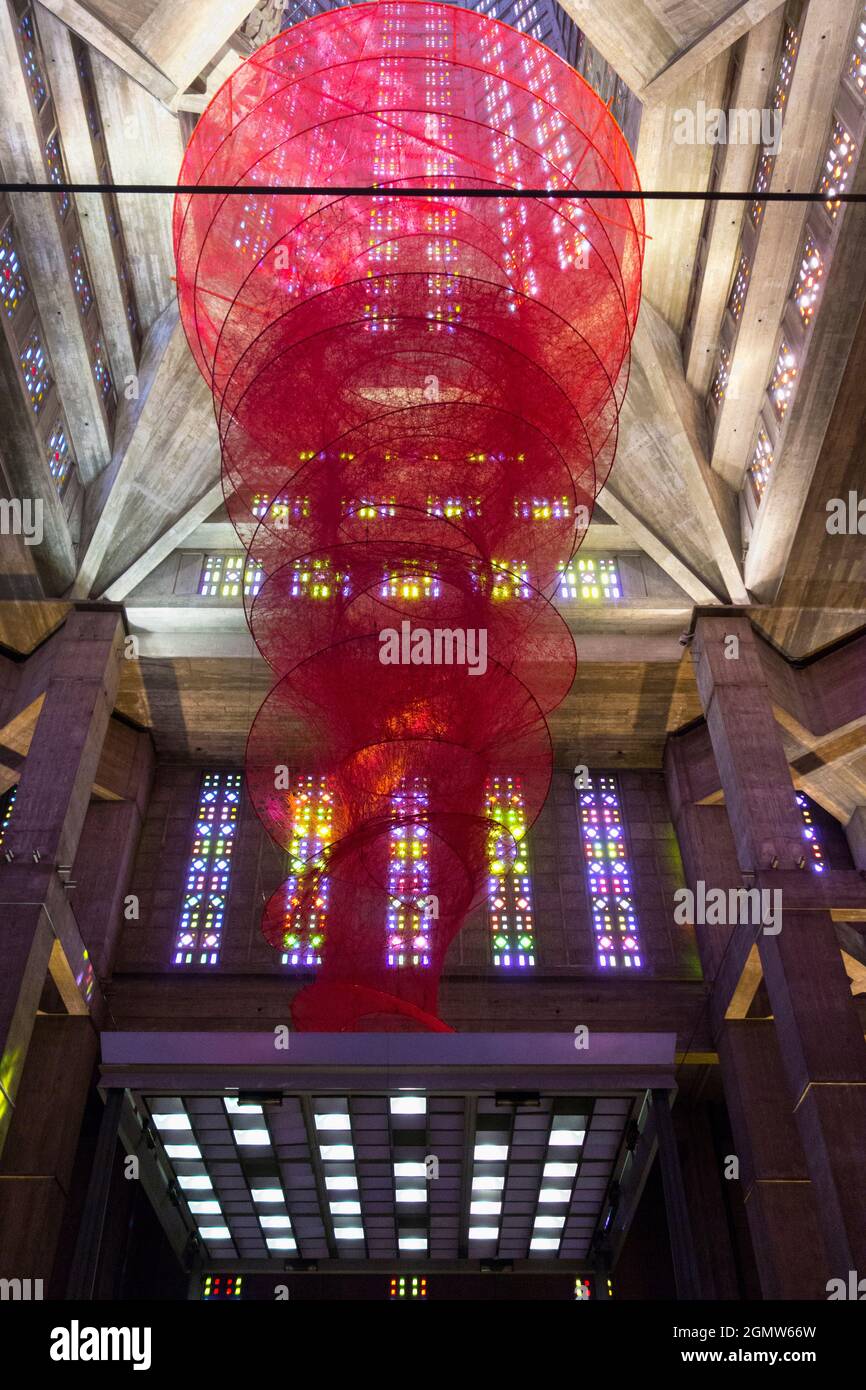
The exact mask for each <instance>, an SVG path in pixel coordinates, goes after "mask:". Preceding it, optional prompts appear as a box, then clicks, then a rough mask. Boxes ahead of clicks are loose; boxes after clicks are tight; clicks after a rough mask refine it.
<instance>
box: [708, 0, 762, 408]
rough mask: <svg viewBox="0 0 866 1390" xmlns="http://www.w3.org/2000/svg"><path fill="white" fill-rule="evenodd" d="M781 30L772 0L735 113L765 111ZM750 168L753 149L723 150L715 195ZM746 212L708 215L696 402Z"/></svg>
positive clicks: (744, 68) (743, 72) (748, 56)
mask: <svg viewBox="0 0 866 1390" xmlns="http://www.w3.org/2000/svg"><path fill="white" fill-rule="evenodd" d="M781 27H782V11H781V8H780V6H779V5H778V0H775V3H774V9H773V13H772V14H770V15H769V16H768V17H767V18H766V19H765V20H763V21H762V22H761V23H760V24H758V25H756V27H755V28H754V29H753V30H752V31H751V33H750V34H749V37H748V40H747V42H746V44H745V51H744V53H743V59H742V65H741V68H740V76H739V80H738V82H737V85H736V87H735V89H734V91H733V93H732V98H731V100H732V103H733V105H734V106H735V107H737V108H738V109H740V110H746V111H750V110H761V109H763V107H764V106H766V104H767V91H768V88H769V85H770V82H771V81H772V77H773V59H774V57H775V55H776V50H777V48H778V44H779V33H780V30H781ZM754 164H755V149H754V146H753V145H745V144H740V145H735V144H728V145H726V146H725V151H724V155H723V157H722V167H721V171H720V175H719V191H720V192H722V193H736V192H741V191H742V190H743V189H745V188H748V187H749V182H750V180H751V177H752V172H753V169H754ZM745 211H746V204H745V203H742V202H739V203H716V204H715V206H714V208H713V210H712V212H711V214H710V216H711V219H712V221H711V224H710V232H709V247H708V250H707V255H706V260H705V263H704V269H703V274H702V276H701V284H700V289H699V292H698V296H697V299H696V302H695V306H694V309H693V311H692V318H691V325H690V327H691V335H690V339H689V346H688V351H687V355H686V380H687V381H688V383H689V385H690V386H691V387H692V388H693V390H694V391H695V392H696V393H697V395H698V396H700V397H705V396H706V394H707V392H708V390H709V389H710V382H711V379H712V374H713V370H714V368H715V363H716V356H717V353H718V347H719V326H720V324H721V322H722V315H723V314H724V312H725V305H726V303H727V298H728V293H729V291H730V287H731V281H732V280H733V278H734V271H735V269H736V265H735V262H736V256H737V248H738V246H739V241H740V233H741V230H742V226H743V218H744V216H745Z"/></svg>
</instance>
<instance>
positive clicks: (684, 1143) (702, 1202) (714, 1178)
mask: <svg viewBox="0 0 866 1390" xmlns="http://www.w3.org/2000/svg"><path fill="white" fill-rule="evenodd" d="M673 1121H674V1132H675V1134H676V1136H677V1143H678V1145H679V1150H680V1163H681V1166H682V1170H683V1186H684V1189H685V1195H686V1202H687V1204H688V1209H689V1215H690V1217H691V1224H692V1235H693V1237H694V1244H695V1256H696V1259H697V1266H698V1278H699V1280H700V1286H701V1293H702V1296H703V1297H704V1298H706V1299H711V1300H714V1301H715V1300H719V1299H735V1298H737V1297H738V1296H739V1295H738V1289H737V1272H736V1266H735V1263H734V1253H733V1248H732V1245H731V1234H730V1230H729V1227H728V1219H727V1213H726V1211H725V1206H724V1202H723V1200H722V1190H721V1183H722V1180H723V1179H722V1174H721V1172H720V1166H719V1162H718V1159H717V1157H716V1152H715V1149H714V1147H713V1137H712V1132H711V1129H710V1123H709V1117H708V1114H707V1107H706V1105H702V1104H697V1105H690V1104H688V1103H686V1102H679V1103H678V1104H677V1105H675V1106H674V1110H673Z"/></svg>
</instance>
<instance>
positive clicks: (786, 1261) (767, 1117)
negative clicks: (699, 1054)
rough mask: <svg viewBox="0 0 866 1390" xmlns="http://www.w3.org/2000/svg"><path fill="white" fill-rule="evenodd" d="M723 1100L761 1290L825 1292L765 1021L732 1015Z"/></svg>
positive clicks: (806, 1295)
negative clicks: (734, 1147) (729, 1124)
mask: <svg viewBox="0 0 866 1390" xmlns="http://www.w3.org/2000/svg"><path fill="white" fill-rule="evenodd" d="M718 1048H719V1061H720V1063H721V1068H722V1076H723V1078H724V1084H725V1099H726V1101H727V1106H728V1114H729V1116H730V1120H731V1128H732V1130H733V1134H734V1140H735V1144H736V1154H735V1155H733V1157H736V1158H737V1159H738V1160H739V1170H740V1176H739V1181H740V1183H741V1184H742V1189H743V1199H744V1202H745V1207H746V1216H747V1218H748V1222H749V1232H750V1234H751V1237H752V1249H753V1251H754V1254H755V1262H756V1264H757V1266H758V1277H759V1278H760V1281H761V1292H762V1293H763V1296H764V1298H768V1299H797V1298H800V1299H817V1298H826V1296H827V1294H826V1283H827V1279H828V1278H829V1277H830V1271H829V1267H828V1264H827V1256H826V1254H825V1250H824V1241H823V1239H822V1235H821V1230H820V1228H819V1220H818V1201H817V1200H816V1198H817V1197H818V1196H819V1194H816V1191H815V1188H814V1186H813V1184H812V1182H811V1181H810V1177H809V1169H808V1167H807V1164H806V1159H805V1155H804V1152H803V1145H802V1143H801V1140H800V1135H799V1134H798V1132H797V1126H796V1124H795V1123H794V1119H793V1116H792V1114H791V1104H790V1101H789V1099H788V1090H787V1086H786V1084H785V1074H784V1071H783V1068H782V1059H781V1054H780V1051H779V1044H778V1041H777V1038H776V1033H775V1028H774V1025H773V1022H772V1020H771V1019H732V1020H730V1021H728V1022H727V1023H726V1024H725V1025H724V1028H723V1030H722V1032H721V1035H720V1037H719V1040H718Z"/></svg>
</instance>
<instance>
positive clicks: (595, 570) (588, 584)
mask: <svg viewBox="0 0 866 1390" xmlns="http://www.w3.org/2000/svg"><path fill="white" fill-rule="evenodd" d="M559 597H560V598H561V599H566V600H568V601H574V600H575V599H582V600H584V601H586V602H588V603H594V602H596V601H598V600H600V599H614V598H622V588H621V586H620V582H619V572H618V570H617V564H616V560H615V559H612V558H606V557H604V556H601V555H584V556H581V557H580V559H577V560H572V561H571V562H570V563H569V564H567V565H562V566H561V567H560V577H559Z"/></svg>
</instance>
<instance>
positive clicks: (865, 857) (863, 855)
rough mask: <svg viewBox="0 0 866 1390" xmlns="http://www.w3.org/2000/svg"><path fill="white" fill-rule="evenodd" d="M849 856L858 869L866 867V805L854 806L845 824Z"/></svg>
mask: <svg viewBox="0 0 866 1390" xmlns="http://www.w3.org/2000/svg"><path fill="white" fill-rule="evenodd" d="M845 834H846V835H847V837H848V848H849V849H850V851H851V858H852V859H853V860H854V863H855V864H856V865H857V868H858V869H866V806H858V807H856V809H855V811H854V814H853V816H852V817H851V819H850V820H849V822H848V824H847V825H846V826H845Z"/></svg>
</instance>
